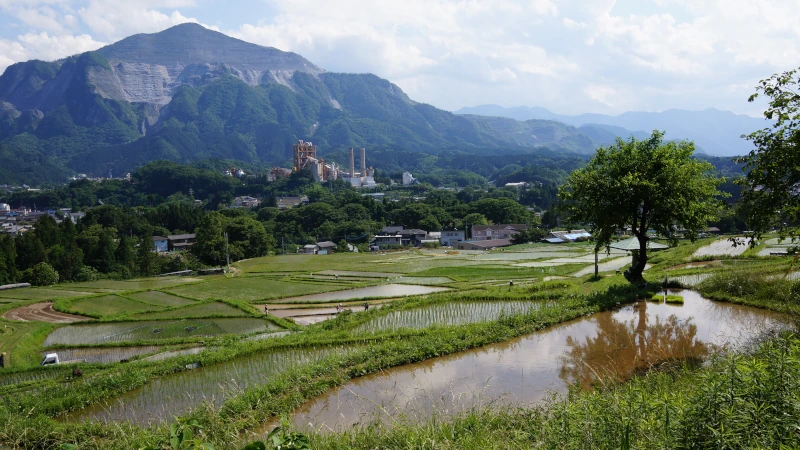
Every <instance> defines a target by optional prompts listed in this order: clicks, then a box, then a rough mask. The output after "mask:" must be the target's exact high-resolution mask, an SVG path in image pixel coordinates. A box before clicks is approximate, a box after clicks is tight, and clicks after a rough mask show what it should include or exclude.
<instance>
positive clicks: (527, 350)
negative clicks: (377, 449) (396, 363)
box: [265, 291, 785, 431]
mask: <svg viewBox="0 0 800 450" xmlns="http://www.w3.org/2000/svg"><path fill="white" fill-rule="evenodd" d="M678 295H681V296H683V297H684V305H683V306H680V307H676V306H672V305H667V304H654V303H649V304H645V303H637V304H634V305H627V306H624V307H621V308H619V309H617V310H615V311H608V312H603V313H598V314H594V315H592V316H590V317H586V318H582V319H578V320H575V321H572V322H568V323H564V324H561V325H558V326H555V327H551V328H549V329H547V330H544V331H542V332H538V333H534V334H531V335H528V336H524V337H521V338H518V339H515V340H512V341H509V342H504V343H499V344H494V345H489V346H486V347H482V348H479V349H475V350H471V351H467V352H462V353H458V354H454V355H449V356H445V357H441V358H435V359H432V360H428V361H424V362H421V363H417V364H409V365H405V366H401V367H397V368H394V369H390V370H387V371H384V372H381V373H376V374H372V375H368V376H365V377H361V378H357V379H353V380H351V381H350V382H348V383H347V384H345V385H343V386H341V387H339V388H337V389H334V390H331V391H330V392H328V393H326V394H325V395H322V396H320V397H318V398H316V399H314V400H312V401H309V402H307V403H306V404H305V405H303V406H302V407H301V408H300V409H299V410H298V411H297V412H296V414H295V418H294V419H295V424H296V425H298V426H299V427H301V428H305V429H309V428H314V429H318V430H322V431H324V430H330V429H334V430H335V429H345V428H348V427H351V426H358V425H364V424H372V423H375V422H378V423H381V424H384V425H391V423H392V422H393V421H395V420H398V419H399V418H401V417H405V418H406V419H407V420H412V421H419V420H425V419H428V418H430V417H431V416H432V415H435V414H440V415H442V414H443V415H448V414H452V413H454V412H459V411H464V410H468V409H470V408H473V407H476V406H481V405H486V404H488V403H494V402H509V403H514V404H522V405H529V404H532V403H536V402H539V401H541V400H542V399H544V398H545V397H547V396H549V395H551V394H552V393H554V392H556V393H558V392H564V391H566V389H567V388H568V386H569V384H570V383H576V382H577V383H580V384H581V385H583V386H591V385H593V384H594V383H596V382H597V380H598V377H601V376H604V375H602V374H613V376H614V377H616V378H617V379H620V378H627V377H629V376H630V375H631V374H633V373H635V371H637V370H643V369H647V368H649V367H650V366H651V365H653V364H657V363H659V362H661V361H665V360H674V359H676V358H687V357H688V358H702V357H705V356H707V355H708V353H709V351H711V350H712V349H713V348H714V347H715V346H725V345H731V346H735V345H738V344H739V343H742V342H744V341H747V340H749V339H751V338H752V337H753V336H756V335H757V334H758V333H760V332H762V331H764V330H765V329H766V328H772V327H775V326H783V325H784V324H785V322H784V318H783V316H780V315H778V314H776V313H773V312H770V311H766V310H760V309H755V308H748V307H745V306H739V305H733V304H729V303H715V302H712V301H709V300H706V299H703V298H702V297H700V296H699V295H698V294H697V293H694V292H691V291H683V292H680V293H679V294H678ZM265 431H269V426H267V428H265Z"/></svg>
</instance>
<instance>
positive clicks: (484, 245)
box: [455, 239, 512, 250]
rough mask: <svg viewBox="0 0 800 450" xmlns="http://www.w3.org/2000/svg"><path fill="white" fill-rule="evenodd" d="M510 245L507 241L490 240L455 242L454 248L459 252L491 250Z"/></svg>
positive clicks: (509, 241)
mask: <svg viewBox="0 0 800 450" xmlns="http://www.w3.org/2000/svg"><path fill="white" fill-rule="evenodd" d="M509 245H512V242H511V240H509V239H490V240H483V241H465V242H456V243H455V248H457V249H459V250H491V249H493V248H500V247H508V246H509Z"/></svg>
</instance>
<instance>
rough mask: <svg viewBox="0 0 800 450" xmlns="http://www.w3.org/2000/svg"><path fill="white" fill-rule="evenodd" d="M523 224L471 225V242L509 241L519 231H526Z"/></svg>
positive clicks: (526, 227) (525, 226)
mask: <svg viewBox="0 0 800 450" xmlns="http://www.w3.org/2000/svg"><path fill="white" fill-rule="evenodd" d="M527 230H528V226H527V225H525V224H501V225H473V226H472V240H473V241H490V240H495V239H511V238H513V237H514V236H516V235H517V234H519V232H520V231H527Z"/></svg>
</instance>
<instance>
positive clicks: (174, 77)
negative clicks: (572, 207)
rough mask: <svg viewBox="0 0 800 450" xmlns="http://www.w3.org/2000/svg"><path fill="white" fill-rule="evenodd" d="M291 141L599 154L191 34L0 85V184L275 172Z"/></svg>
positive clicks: (158, 36) (132, 41) (156, 38)
mask: <svg viewBox="0 0 800 450" xmlns="http://www.w3.org/2000/svg"><path fill="white" fill-rule="evenodd" d="M298 139H304V140H311V141H313V142H314V143H316V144H318V146H319V147H320V149H321V152H322V154H325V153H326V152H329V151H331V152H335V151H337V150H342V149H345V148H347V147H350V146H353V147H369V148H383V149H397V150H407V151H422V152H430V153H436V152H439V151H442V150H445V149H447V150H458V151H466V152H483V153H484V154H486V153H487V152H489V153H490V152H493V151H503V152H506V153H507V152H509V151H513V152H518V153H525V152H532V151H537V149H540V148H542V147H547V148H549V149H552V150H556V151H560V152H561V151H568V152H576V153H582V154H589V153H592V152H593V151H594V149H595V148H596V146H597V145H598V143H597V142H595V141H594V140H593V139H592V138H590V137H589V136H587V135H586V134H584V133H582V132H581V131H580V130H578V129H577V128H575V127H573V126H569V125H565V124H563V123H561V122H554V121H549V120H529V121H524V122H520V121H516V120H513V119H506V118H499V117H485V116H463V115H455V114H453V113H450V112H448V111H443V110H440V109H437V108H435V107H433V106H430V105H426V104H423V103H418V102H415V101H413V100H412V99H410V98H409V97H408V96H407V95H406V94H405V93H404V92H403V91H402V90H401V89H400V88H399V87H398V86H396V85H394V84H392V83H391V82H389V81H387V80H384V79H381V78H379V77H377V76H375V75H371V74H345V73H331V72H326V71H325V70H323V69H321V68H319V67H317V66H315V65H314V64H312V63H311V62H309V61H308V60H306V59H305V58H303V57H302V56H300V55H297V54H295V53H290V52H283V51H281V50H278V49H274V48H271V47H263V46H260V45H255V44H251V43H247V42H244V41H241V40H238V39H235V38H231V37H229V36H226V35H224V34H222V33H218V32H216V31H212V30H208V29H206V28H203V27H202V26H200V25H196V24H183V25H178V26H175V27H172V28H169V29H167V30H165V31H162V32H159V33H155V34H140V35H135V36H131V37H128V38H126V39H123V40H121V41H119V42H117V43H114V44H111V45H109V46H106V47H103V48H101V49H99V50H97V51H94V52H86V53H83V54H80V55H75V56H72V57H69V58H65V59H63V60H59V61H53V62H44V61H27V62H22V63H17V64H14V65H12V66H10V67H9V68H8V69H6V71H5V72H4V73H3V74H2V75H0V184H3V183H28V184H35V183H41V182H48V181H63V180H66V177H67V176H68V175H70V174H73V173H75V172H80V173H87V174H94V175H106V174H108V172H109V171H112V173H113V174H120V173H124V172H128V171H130V170H132V169H133V168H135V167H137V166H139V165H141V164H144V163H146V162H148V161H153V160H159V159H166V160H172V161H177V162H190V161H195V160H198V159H207V158H219V159H234V160H240V161H244V162H248V163H260V164H280V163H285V162H287V161H288V160H289V159H290V158H291V154H290V152H291V145H292V144H293V143H294V142H296V141H297V140H298ZM374 163H375V164H376V165H378V164H379V161H375V162H374Z"/></svg>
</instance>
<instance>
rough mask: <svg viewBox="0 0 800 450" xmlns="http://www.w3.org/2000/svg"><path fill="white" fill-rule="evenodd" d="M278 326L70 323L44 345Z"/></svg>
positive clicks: (251, 322) (252, 322) (250, 321)
mask: <svg viewBox="0 0 800 450" xmlns="http://www.w3.org/2000/svg"><path fill="white" fill-rule="evenodd" d="M267 329H277V326H275V325H274V324H272V323H270V322H266V321H264V320H262V319H255V318H235V319H183V320H173V321H144V322H114V323H96V324H85V325H68V326H65V327H61V328H58V329H56V330H55V331H53V332H52V333H50V335H48V336H47V339H45V341H44V346H45V347H48V346H55V345H89V344H102V343H108V342H137V341H150V340H165V339H175V338H191V337H197V336H216V335H220V334H247V333H254V332H257V331H266V330H267Z"/></svg>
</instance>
